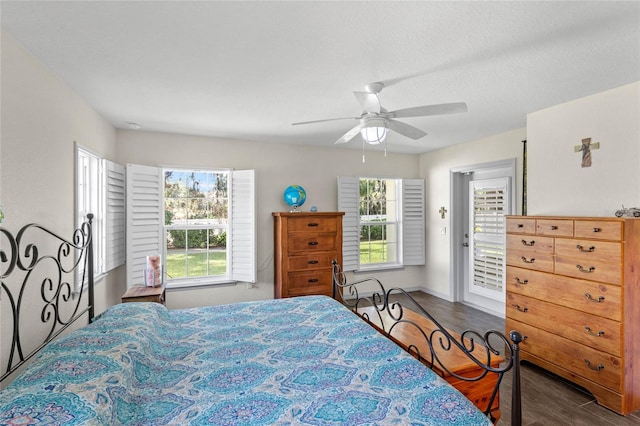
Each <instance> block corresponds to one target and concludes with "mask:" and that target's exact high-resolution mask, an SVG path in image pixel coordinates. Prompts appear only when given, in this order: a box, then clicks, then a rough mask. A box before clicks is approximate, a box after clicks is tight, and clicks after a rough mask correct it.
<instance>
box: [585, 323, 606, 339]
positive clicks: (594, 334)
mask: <svg viewBox="0 0 640 426" xmlns="http://www.w3.org/2000/svg"><path fill="white" fill-rule="evenodd" d="M584 329H585V330H587V334H589V335H591V336H595V337H602V336H603V335H604V331H602V330H600V331H598V332H597V333H594V332H593V331H591V327H589V326H588V325H585V326H584Z"/></svg>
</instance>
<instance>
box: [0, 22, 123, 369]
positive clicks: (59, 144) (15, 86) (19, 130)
mask: <svg viewBox="0 0 640 426" xmlns="http://www.w3.org/2000/svg"><path fill="white" fill-rule="evenodd" d="M1 37H2V42H1V43H2V45H1V48H2V50H1V52H2V61H1V69H0V78H1V80H0V90H1V93H2V98H1V105H0V107H1V117H0V119H1V128H0V141H1V143H2V158H1V160H0V193H1V194H2V200H1V202H2V207H3V210H4V213H5V220H4V221H3V223H2V226H3V227H5V228H7V229H8V230H10V231H11V232H14V233H15V232H16V231H17V230H18V229H19V228H20V227H21V226H23V225H25V224H27V223H31V222H36V223H39V224H42V225H44V226H46V227H49V228H50V229H52V230H54V231H55V232H57V233H59V234H60V235H62V236H65V237H68V238H71V234H72V231H73V228H74V217H75V215H74V211H75V201H74V188H75V183H74V169H75V166H74V141H77V142H78V143H80V144H82V145H84V146H86V147H87V148H90V149H92V150H94V151H95V152H97V153H100V154H102V155H104V156H105V157H107V158H111V159H115V138H116V132H115V129H114V128H113V127H112V126H111V125H110V124H109V123H108V122H107V121H105V120H104V119H103V118H102V117H101V116H100V115H98V114H97V113H96V112H95V111H93V110H92V109H91V108H90V107H89V106H88V105H87V104H86V103H85V102H84V101H83V100H82V99H81V98H79V97H78V96H77V95H76V94H75V93H74V92H73V91H72V90H71V89H70V88H69V87H68V86H67V85H66V84H64V83H63V82H62V81H60V80H59V79H58V78H57V77H55V76H54V75H52V74H51V72H50V71H49V70H48V69H46V68H44V67H43V66H42V64H41V63H39V62H38V61H37V60H36V59H35V58H34V57H33V56H31V55H30V54H29V53H28V52H27V51H26V50H25V49H24V48H23V47H22V46H21V45H20V44H18V43H17V42H16V41H15V40H14V39H13V38H12V37H11V36H10V35H8V34H7V33H5V32H2V34H1ZM35 242H36V243H38V241H35ZM5 243H6V242H3V244H5ZM5 249H6V247H5ZM123 276H124V268H119V269H118V270H116V271H114V272H113V273H111V274H110V275H109V276H108V277H107V278H106V279H105V280H103V281H101V282H100V283H99V284H98V285H97V286H96V305H97V309H96V313H100V312H101V311H103V310H104V309H106V307H108V306H111V305H113V304H114V303H118V302H119V301H120V296H121V294H122V293H123V292H124V288H125V287H124V285H123V284H124V282H123V279H122V277H123ZM9 285H11V286H12V287H14V286H15V285H17V284H16V283H15V282H14V281H11V282H10V283H9ZM7 303H8V300H7V298H3V300H2V305H0V306H2V314H1V317H2V327H0V333H1V336H0V342H1V343H2V355H3V356H2V360H1V361H2V365H3V366H4V365H5V363H6V354H5V352H6V350H8V348H9V345H10V343H11V329H10V328H9V327H10V325H11V321H9V320H8V318H10V316H9V315H10V312H9V310H8V308H7V307H8V305H7ZM34 318H39V314H38V315H37V316H34ZM31 332H32V327H26V328H25V329H23V330H22V333H23V337H24V338H26V339H29V338H30V336H31V334H32V333H31Z"/></svg>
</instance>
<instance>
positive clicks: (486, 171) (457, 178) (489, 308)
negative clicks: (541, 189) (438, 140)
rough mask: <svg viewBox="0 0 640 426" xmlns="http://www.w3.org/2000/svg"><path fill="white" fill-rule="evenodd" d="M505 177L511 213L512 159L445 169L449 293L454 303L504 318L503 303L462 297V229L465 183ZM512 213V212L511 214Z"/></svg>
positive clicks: (466, 256)
mask: <svg viewBox="0 0 640 426" xmlns="http://www.w3.org/2000/svg"><path fill="white" fill-rule="evenodd" d="M497 177H509V178H510V179H511V182H512V184H511V194H510V195H511V197H510V198H511V212H514V213H515V211H516V185H515V182H516V158H509V159H506V160H498V161H491V162H486V163H477V164H470V165H465V166H458V167H453V168H451V169H450V171H449V179H450V188H451V191H450V197H451V199H450V206H451V223H450V225H449V226H450V232H449V243H450V244H449V246H450V250H451V252H450V258H451V263H450V265H451V268H450V270H449V294H451V296H452V299H453V301H454V302H461V303H465V304H469V305H471V306H473V307H475V308H477V309H480V310H483V311H485V312H488V313H490V314H493V315H497V316H501V317H504V306H503V305H504V304H502V305H499V304H496V303H492V302H490V301H488V302H487V304H486V305H485V304H478V303H477V301H474V302H472V303H470V302H469V301H466V300H465V292H464V289H465V286H466V282H467V276H468V270H469V267H468V264H469V249H468V247H465V245H464V244H465V242H467V243H468V239H466V238H465V233H466V229H467V228H468V223H469V182H470V181H472V180H477V179H487V178H497ZM514 213H512V214H514Z"/></svg>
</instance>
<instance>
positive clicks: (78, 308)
mask: <svg viewBox="0 0 640 426" xmlns="http://www.w3.org/2000/svg"><path fill="white" fill-rule="evenodd" d="M92 220H93V214H88V215H87V220H86V222H84V223H83V224H82V225H81V226H80V227H79V228H78V229H76V230H74V232H73V235H72V236H71V239H70V240H67V239H65V238H63V237H61V236H59V235H58V234H56V233H54V232H51V231H50V230H48V229H46V228H44V227H42V226H40V225H37V224H35V223H31V224H28V225H25V226H23V227H22V228H21V229H20V230H19V231H18V233H17V234H15V236H14V235H12V234H11V233H10V232H9V231H8V230H6V229H5V228H2V227H0V283H1V287H0V296H2V300H3V301H2V303H3V306H7V305H9V306H10V311H11V327H12V330H13V333H12V334H13V335H12V341H11V346H10V348H9V354H8V360H7V363H6V366H2V371H0V372H1V373H2V376H0V382H2V381H4V380H5V379H6V378H7V377H9V376H10V375H11V374H12V373H13V372H14V371H15V370H17V369H18V368H20V366H22V365H23V364H24V363H26V362H27V361H28V360H29V359H30V358H32V357H33V356H34V355H36V354H37V353H38V352H39V351H40V350H41V349H42V348H43V347H44V346H45V345H46V344H47V343H49V342H50V341H52V340H53V339H55V338H56V337H57V336H58V335H59V334H60V333H62V332H63V331H64V330H65V329H67V328H68V327H69V326H70V325H71V324H73V323H74V322H75V321H76V320H78V319H79V318H80V317H82V316H83V315H84V314H86V313H88V319H89V322H91V321H93V317H94V294H93V244H92V233H91V227H92ZM36 241H37V244H38V245H36ZM38 246H40V247H43V246H44V247H46V250H45V251H44V252H41V250H40V249H39V248H38ZM50 248H51V250H50ZM7 249H8V251H7ZM42 270H46V273H45V274H44V275H43V273H42ZM76 282H78V283H81V286H78V287H76V286H75V285H74V284H75V283H76ZM34 286H36V287H35V288H34ZM37 286H39V293H40V298H39V299H38V300H36V299H37V298H33V297H30V296H29V290H33V291H37V290H38V287H37ZM77 288H80V291H77ZM84 290H86V291H84ZM85 293H86V294H87V302H86V304H85V302H84V294H85ZM7 302H8V303H7ZM37 311H39V312H40V321H41V323H42V327H43V329H44V332H43V334H45V337H44V339H42V341H41V342H39V343H29V344H28V345H29V348H26V346H27V343H26V342H25V338H23V336H22V334H21V328H24V327H26V326H28V325H30V324H33V322H34V321H35V319H34V318H23V315H33V313H34V312H37ZM3 315H4V314H3ZM32 347H33V349H32Z"/></svg>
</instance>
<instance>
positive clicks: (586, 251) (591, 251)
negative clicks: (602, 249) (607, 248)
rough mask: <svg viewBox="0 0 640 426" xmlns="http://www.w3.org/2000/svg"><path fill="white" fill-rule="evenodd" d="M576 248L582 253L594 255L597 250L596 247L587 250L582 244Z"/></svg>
mask: <svg viewBox="0 0 640 426" xmlns="http://www.w3.org/2000/svg"><path fill="white" fill-rule="evenodd" d="M576 248H577V249H578V250H580V251H581V252H584V253H593V252H594V251H595V249H596V248H595V247H594V246H591V247H589V248H588V249H586V248H584V247H582V246H581V245H580V244H578V245H577V246H576Z"/></svg>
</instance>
